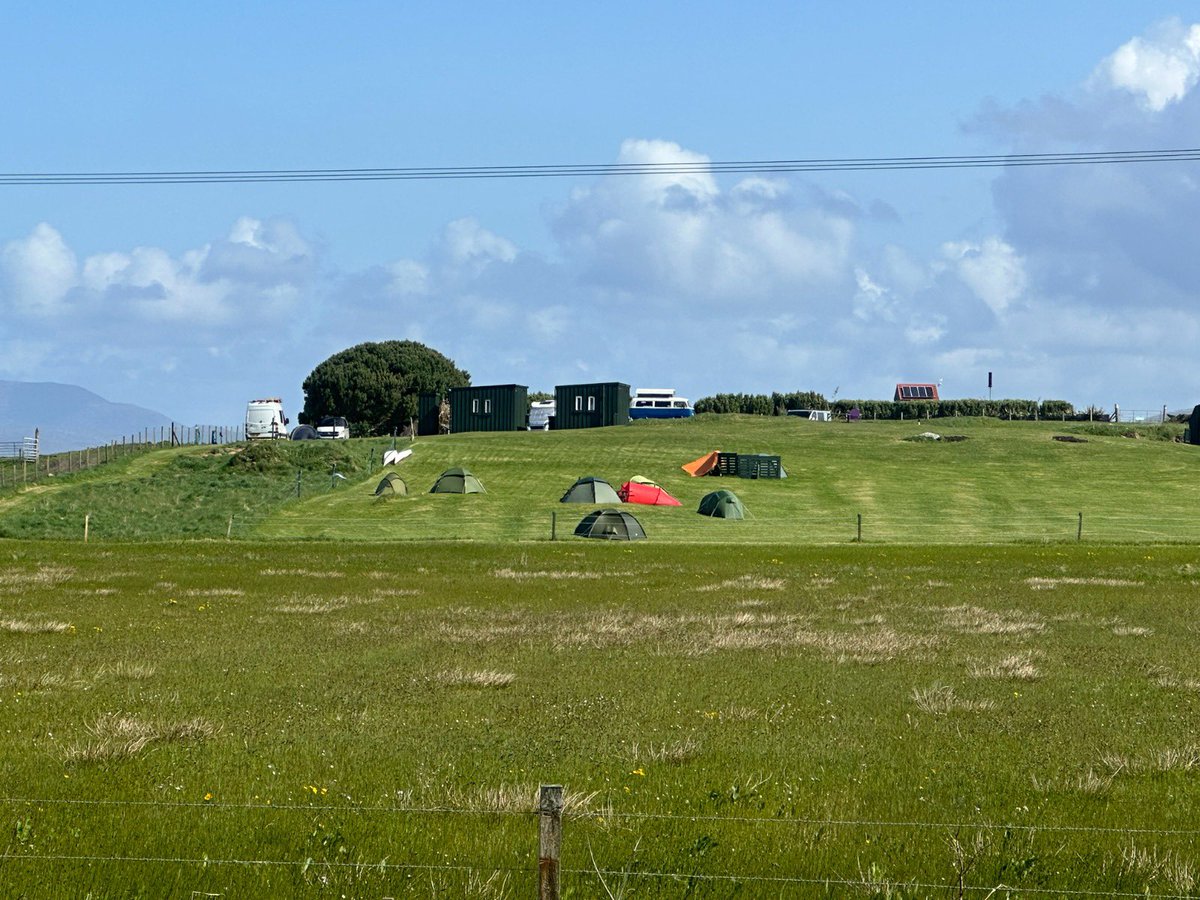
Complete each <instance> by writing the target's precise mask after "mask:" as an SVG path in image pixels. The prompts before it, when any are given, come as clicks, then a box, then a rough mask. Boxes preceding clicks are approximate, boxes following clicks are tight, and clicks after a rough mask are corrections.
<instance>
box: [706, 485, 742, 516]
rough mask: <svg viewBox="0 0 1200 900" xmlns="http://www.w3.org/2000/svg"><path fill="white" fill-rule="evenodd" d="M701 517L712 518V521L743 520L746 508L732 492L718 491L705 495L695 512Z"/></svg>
mask: <svg viewBox="0 0 1200 900" xmlns="http://www.w3.org/2000/svg"><path fill="white" fill-rule="evenodd" d="M696 512H698V513H700V515H702V516H712V517H713V518H714V519H744V518H746V507H744V506H742V501H741V500H739V499H738V496H737V494H735V493H734V492H733V491H727V490H724V489H722V490H719V491H713V492H712V493H711V494H705V495H704V499H703V500H701V501H700V508H699V509H698V510H696Z"/></svg>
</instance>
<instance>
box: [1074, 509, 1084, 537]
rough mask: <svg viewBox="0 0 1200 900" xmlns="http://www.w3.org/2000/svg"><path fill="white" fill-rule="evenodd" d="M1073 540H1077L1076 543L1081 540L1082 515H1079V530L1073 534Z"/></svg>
mask: <svg viewBox="0 0 1200 900" xmlns="http://www.w3.org/2000/svg"><path fill="white" fill-rule="evenodd" d="M1075 540H1077V541H1082V540H1083V513H1080V514H1079V528H1078V530H1077V531H1076V532H1075Z"/></svg>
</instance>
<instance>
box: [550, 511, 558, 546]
mask: <svg viewBox="0 0 1200 900" xmlns="http://www.w3.org/2000/svg"><path fill="white" fill-rule="evenodd" d="M550 540H552V541H557V540H558V513H556V512H552V513H550Z"/></svg>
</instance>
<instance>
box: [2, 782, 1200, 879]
mask: <svg viewBox="0 0 1200 900" xmlns="http://www.w3.org/2000/svg"><path fill="white" fill-rule="evenodd" d="M0 806H4V807H8V808H10V809H15V810H16V811H17V812H20V811H21V808H23V807H24V808H27V809H32V808H37V809H45V808H47V807H53V806H60V807H85V808H86V807H91V808H101V807H103V808H111V809H114V810H117V811H121V812H122V815H123V816H124V815H125V814H126V813H128V812H129V811H132V810H137V809H156V810H173V811H183V812H188V813H197V814H200V813H202V814H204V815H208V814H211V813H213V812H218V813H230V814H237V813H245V812H255V813H266V814H269V815H274V816H281V815H283V814H286V813H295V812H299V813H305V814H311V815H321V816H326V815H329V814H334V813H339V814H349V815H354V816H371V815H383V816H392V817H396V816H399V817H426V818H428V817H443V818H444V817H473V818H492V819H500V820H507V821H508V822H513V821H516V822H520V821H524V822H527V823H528V830H527V831H525V832H524V833H525V834H526V835H527V839H526V840H524V842H523V847H524V852H523V854H519V855H521V856H522V858H523V860H524V863H523V864H522V865H513V864H497V863H495V862H494V861H492V862H489V861H484V860H482V859H480V860H459V861H457V862H437V863H433V862H418V861H407V862H393V861H391V860H390V859H389V858H387V857H384V858H382V859H380V860H379V861H377V862H364V861H350V860H341V859H336V858H334V859H329V858H320V859H317V858H314V856H312V855H310V854H307V853H304V854H299V855H297V856H296V857H294V858H290V859H288V858H260V857H258V856H256V855H253V854H251V855H238V854H231V853H230V852H229V848H226V847H220V846H212V847H209V848H207V849H204V850H202V851H200V852H198V853H195V854H193V855H186V854H180V853H175V854H170V853H164V854H152V853H144V854H138V853H129V852H126V853H102V852H94V851H93V852H86V851H85V850H84V849H83V847H84V846H86V845H87V842H88V841H90V840H91V839H92V836H90V835H88V834H87V833H85V832H83V831H82V830H81V829H79V828H75V829H74V837H75V838H76V839H77V840H78V841H79V842H80V845H79V848H78V849H76V848H74V847H72V848H68V849H65V850H63V851H60V852H39V851H38V850H36V849H35V848H33V847H31V846H27V845H24V844H23V843H22V842H21V841H20V840H19V839H18V840H10V841H9V842H8V844H7V846H6V847H5V849H4V850H3V851H0V870H2V869H3V867H7V866H10V865H21V864H27V865H33V866H35V867H36V866H39V865H40V866H43V867H45V869H46V870H47V871H48V872H50V871H55V872H57V871H60V867H61V866H63V865H65V864H71V863H81V864H86V865H89V866H90V865H94V864H102V863H103V864H112V865H115V866H117V867H133V866H151V865H167V866H173V867H191V868H194V869H197V870H200V869H208V868H210V867H239V868H244V869H291V870H293V871H294V872H296V873H299V874H304V873H306V872H307V871H308V870H310V869H313V870H320V871H332V872H336V871H342V872H346V873H355V874H361V873H364V872H369V873H375V874H380V875H386V874H388V873H391V874H400V873H412V872H427V873H456V874H460V875H462V874H477V875H484V876H495V875H502V876H505V877H512V878H513V879H515V880H518V881H520V882H521V883H523V884H525V885H526V887H525V890H526V891H527V893H526V894H524V895H525V896H529V897H537V898H538V900H560V897H561V896H562V893H563V888H564V886H565V885H566V886H570V887H571V888H573V890H571V891H569V893H578V890H579V888H580V886H581V884H582V883H584V882H587V883H595V882H599V885H598V886H599V887H600V888H601V889H602V891H603V895H607V896H609V897H613V896H614V893H613V891H612V889H611V888H610V885H614V884H616V883H618V882H628V881H629V880H632V879H637V880H641V881H658V882H669V883H673V884H678V885H695V884H697V883H710V884H719V883H724V884H726V885H729V886H731V887H733V886H737V887H739V888H741V889H746V888H749V889H751V890H753V889H755V887H756V886H757V887H758V888H761V889H766V888H771V889H775V890H778V889H785V888H788V887H792V888H799V887H801V886H810V887H821V888H824V889H825V890H827V891H828V890H830V889H838V888H846V889H856V890H859V891H862V890H868V891H871V890H884V891H885V895H886V894H887V889H889V888H890V889H891V891H892V892H896V891H909V892H911V891H931V892H938V893H943V892H945V893H948V894H949V895H951V896H955V895H956V896H959V897H964V896H975V895H979V896H984V897H991V896H995V895H996V894H997V893H998V892H1005V891H1012V892H1015V893H1017V894H1020V895H1022V896H1056V897H1074V896H1079V897H1085V896H1096V895H1097V891H1096V890H1095V889H1089V888H1087V887H1084V886H1080V885H1081V884H1082V883H1083V882H1082V881H1081V878H1082V877H1083V876H1084V874H1085V873H1075V875H1074V876H1073V881H1072V882H1071V883H1070V886H1060V887H1050V886H1046V885H1044V884H1040V883H1036V880H1035V883H1022V882H1023V881H1026V882H1027V880H1025V879H1022V878H1021V876H1020V874H1019V873H1013V878H1012V879H1011V883H1009V882H988V881H986V880H984V881H979V883H971V879H970V877H969V876H970V869H971V866H969V865H965V864H963V863H961V862H960V864H959V865H958V867H957V869H956V870H954V871H951V872H950V873H949V875H948V876H942V877H941V878H938V877H936V876H932V875H931V874H930V873H928V872H926V873H923V874H916V875H907V876H904V875H893V876H891V877H885V876H883V875H882V874H880V873H879V872H878V871H876V870H874V869H873V868H869V869H868V870H866V871H864V870H862V869H861V868H860V870H859V871H857V872H851V873H847V872H834V871H828V872H825V871H811V872H802V871H795V872H792V873H787V872H780V873H778V874H765V873H764V872H762V871H761V870H760V871H757V872H751V871H744V872H731V871H701V869H700V867H698V866H697V865H695V861H694V860H693V864H692V865H691V867H690V869H689V870H687V871H685V870H681V869H669V868H643V867H641V866H639V865H636V864H630V865H626V866H623V867H621V868H614V867H612V866H611V865H609V866H605V865H602V864H601V863H600V862H599V861H598V860H597V859H596V856H595V848H594V847H593V846H592V843H591V839H590V837H589V836H588V835H587V834H586V833H585V835H584V836H583V839H582V843H583V844H585V845H586V851H587V853H586V857H585V854H584V853H583V852H582V850H581V847H580V844H581V839H580V838H579V837H578V836H577V835H576V834H575V832H577V831H579V830H581V828H582V826H584V825H585V824H587V823H589V822H592V821H600V822H602V823H605V824H610V823H613V822H618V823H621V824H622V825H623V826H625V827H629V828H633V829H635V830H636V831H637V834H638V835H639V837H638V840H639V841H640V840H641V836H646V837H648V838H649V837H653V836H654V834H655V832H657V830H658V829H659V828H661V826H663V825H665V824H672V823H686V824H689V825H703V826H705V827H710V826H743V827H746V828H749V829H764V828H769V829H775V830H778V829H785V830H786V829H791V830H793V831H795V830H796V829H805V828H809V829H820V830H821V832H822V833H823V834H827V833H829V832H830V831H831V830H833V831H837V830H846V831H863V830H866V831H868V832H869V833H873V832H877V831H878V830H882V829H886V830H892V831H895V832H899V833H901V834H902V835H903V834H909V835H918V834H922V833H923V834H926V835H929V834H931V833H936V836H938V837H940V838H942V839H944V840H946V841H947V843H948V844H949V845H950V846H952V847H953V846H954V844H955V843H956V842H958V841H959V838H960V837H961V836H962V835H964V834H968V835H970V834H989V833H998V834H1002V835H1011V834H1025V835H1028V836H1030V837H1032V836H1035V835H1036V836H1040V837H1049V838H1053V839H1054V841H1055V843H1058V844H1061V843H1062V842H1063V841H1065V840H1067V839H1068V838H1071V837H1082V838H1085V839H1087V840H1089V842H1095V841H1099V840H1102V839H1106V838H1117V839H1119V842H1120V844H1121V845H1122V846H1127V845H1129V844H1130V843H1131V842H1132V841H1133V840H1135V839H1138V840H1147V839H1158V838H1166V839H1174V840H1177V841H1182V842H1183V843H1184V844H1185V845H1186V846H1194V842H1195V840H1196V839H1197V838H1200V829H1197V828H1165V827H1164V828H1138V827H1121V828H1118V827H1112V826H1093V825H1084V824H1056V823H1053V822H1037V823H1032V824H1029V823H1021V822H988V821H982V820H976V821H920V820H887V819H874V818H863V819H855V818H834V817H796V816H773V817H766V816H745V815H741V816H739V815H716V814H709V815H705V814H698V813H697V814H673V813H646V812H617V811H614V810H612V809H611V808H605V809H601V810H599V811H597V810H591V809H587V808H579V809H572V807H571V804H570V802H569V799H568V800H567V802H564V790H563V787H562V786H561V785H552V784H543V785H542V786H541V787H540V789H539V791H538V796H537V802H536V805H535V806H534V805H531V806H530V807H529V808H525V809H513V808H508V809H497V808H462V807H453V806H427V807H419V806H409V805H398V806H379V807H365V806H361V805H354V804H325V803H322V804H296V803H293V804H284V803H281V804H275V803H268V802H256V803H234V802H212V801H207V800H206V801H203V802H201V801H158V800H125V799H93V798H61V797H58V798H49V797H30V796H23V797H22V796H4V797H0ZM756 840H757V837H750V838H747V846H752V845H753V844H754V842H755V841H756ZM493 843H494V842H493V841H492V840H491V839H490V838H489V839H488V844H489V846H490V845H492V844H493ZM535 847H536V856H535V855H534V849H535ZM564 848H566V849H568V851H569V852H568V854H567V856H568V858H569V859H571V860H581V859H585V858H586V860H587V861H588V862H589V863H590V865H588V866H580V865H578V863H577V862H576V863H575V864H573V865H570V866H564V865H563V856H564V853H563V850H564ZM772 867H774V868H779V863H778V862H775V863H773V864H771V865H768V866H767V868H768V869H769V868H772ZM1183 874H1184V875H1186V873H1183ZM92 877H94V876H92ZM1155 877H1156V878H1157V875H1156V876H1155ZM1151 880H1154V879H1151ZM1194 881H1195V879H1192V883H1188V879H1187V878H1186V877H1184V878H1183V880H1182V882H1181V883H1180V884H1179V885H1172V886H1170V887H1168V889H1167V890H1165V891H1163V892H1153V891H1151V890H1150V888H1149V886H1145V887H1142V888H1141V889H1139V890H1129V891H1121V890H1113V889H1112V888H1106V889H1104V890H1103V892H1102V893H1103V895H1104V896H1108V897H1129V898H1133V897H1140V898H1151V900H1184V898H1191V897H1195V896H1196V894H1195V893H1194V891H1193V888H1194V887H1195V886H1196V885H1195V883H1194ZM535 886H536V890H535ZM593 894H594V895H595V896H601V895H602V894H601V893H600V892H599V891H594V892H593ZM516 895H518V896H520V894H519V893H518V894H516ZM217 896H224V894H219V895H217Z"/></svg>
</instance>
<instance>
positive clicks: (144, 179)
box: [0, 149, 1200, 186]
mask: <svg viewBox="0 0 1200 900" xmlns="http://www.w3.org/2000/svg"><path fill="white" fill-rule="evenodd" d="M1196 161H1200V149H1182V150H1112V151H1101V152H1094V153H1018V154H1006V155H990V156H892V157H865V158H829V159H777V160H732V161H696V162H687V161H676V162H663V163H605V164H580V165H521V166H422V167H407V168H347V169H213V170H192V171H166V172H25V173H21V172H7V173H0V185H31V186H49V185H108V184H262V183H271V182H337V181H350V182H354V181H436V180H446V179H458V180H463V179H500V178H565V177H613V176H628V175H643V176H644V175H720V174H772V173H784V174H786V173H797V172H854V171H868V172H878V171H899V170H906V169H916V170H922V169H986V168H1017V167H1030V166H1097V165H1125V164H1129V163H1158V162H1196Z"/></svg>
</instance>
